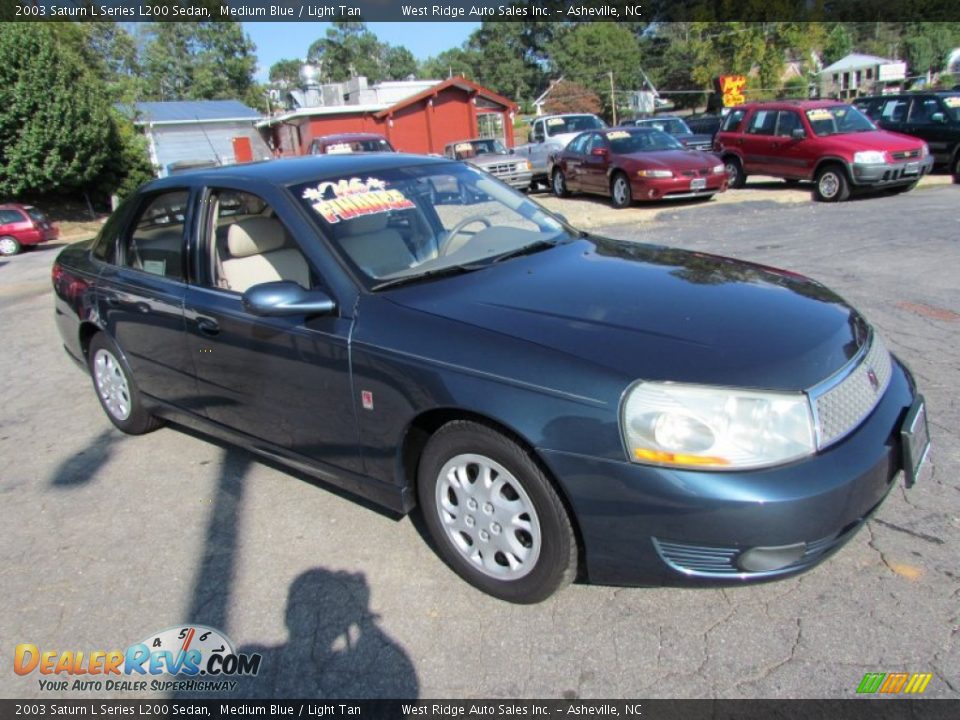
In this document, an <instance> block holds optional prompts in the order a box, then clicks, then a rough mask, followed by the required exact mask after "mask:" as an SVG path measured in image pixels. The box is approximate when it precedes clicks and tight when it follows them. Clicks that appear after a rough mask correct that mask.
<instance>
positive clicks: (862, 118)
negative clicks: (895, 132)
mask: <svg viewBox="0 0 960 720" xmlns="http://www.w3.org/2000/svg"><path fill="white" fill-rule="evenodd" d="M807 120H809V121H810V127H811V128H813V132H814V133H815V134H817V135H819V136H820V137H823V136H825V135H846V134H849V133H858V132H867V131H869V130H876V129H877V126H876V125H874V124H873V122H872V121H871V120H870V118H868V117H867V116H866V115H864V114H863V113H862V112H860V111H859V110H857V109H856V108H855V107H853V105H834V106H831V107H824V108H814V109H813V110H807Z"/></svg>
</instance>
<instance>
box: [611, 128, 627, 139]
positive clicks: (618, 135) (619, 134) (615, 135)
mask: <svg viewBox="0 0 960 720" xmlns="http://www.w3.org/2000/svg"><path fill="white" fill-rule="evenodd" d="M628 137H630V133H628V132H627V131H626V130H617V131H616V132H608V133H607V139H608V140H620V139H621V138H628Z"/></svg>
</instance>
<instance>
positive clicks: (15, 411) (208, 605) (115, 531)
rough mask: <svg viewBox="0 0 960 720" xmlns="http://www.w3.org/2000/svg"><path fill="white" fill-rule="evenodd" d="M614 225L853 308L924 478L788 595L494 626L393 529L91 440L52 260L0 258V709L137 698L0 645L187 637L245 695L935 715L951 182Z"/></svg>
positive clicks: (398, 526)
mask: <svg viewBox="0 0 960 720" xmlns="http://www.w3.org/2000/svg"><path fill="white" fill-rule="evenodd" d="M735 194H736V193H730V194H729V195H730V196H734V195H735ZM551 202H552V201H551ZM578 202H593V203H598V204H600V203H604V201H603V200H601V199H595V200H588V201H578ZM631 212H632V211H622V212H620V213H618V214H617V215H616V223H617V224H613V225H607V226H605V227H603V228H602V229H601V230H599V231H600V232H602V233H603V234H607V235H610V236H612V237H617V238H622V239H630V240H641V241H647V242H656V243H662V244H666V245H671V246H678V247H685V248H691V249H695V250H700V251H708V252H716V253H720V254H727V255H733V256H736V257H739V258H743V259H748V260H752V261H755V262H760V263H764V264H769V265H777V266H782V267H786V268H789V269H792V270H796V271H799V272H802V273H805V274H808V275H811V276H813V277H814V278H816V279H818V280H820V281H822V282H824V283H826V284H827V285H829V286H830V287H832V288H834V289H835V290H837V291H839V292H840V293H841V294H842V295H844V296H845V297H846V298H847V299H848V300H849V301H851V302H852V303H853V304H854V305H856V306H857V307H859V308H860V309H861V310H862V311H863V312H864V313H865V314H866V316H867V317H868V319H870V320H871V321H872V322H873V323H874V324H875V325H876V326H877V327H878V328H879V330H880V331H881V333H882V334H883V335H884V337H885V339H886V341H887V344H888V346H889V347H890V348H891V349H892V350H893V351H894V352H896V353H897V354H898V355H899V356H900V357H901V358H902V359H903V360H904V361H905V362H906V363H907V364H908V365H909V366H910V367H911V368H912V369H913V371H914V373H915V374H916V376H917V378H918V381H919V383H920V386H921V390H922V392H924V394H925V395H926V397H927V400H928V403H929V415H930V422H931V433H932V437H933V442H934V456H933V458H934V461H935V467H934V472H933V474H932V477H930V478H929V479H928V480H927V481H926V482H924V483H923V484H919V485H917V486H916V487H914V488H913V489H911V490H910V491H905V490H903V489H897V490H895V491H894V492H893V493H891V495H890V496H889V498H888V499H887V501H886V503H885V504H884V505H883V506H882V507H881V509H880V511H879V513H878V514H877V516H876V517H875V518H874V519H873V520H872V521H871V522H869V523H868V525H867V528H866V530H864V531H862V532H860V533H859V534H858V535H857V536H856V537H855V538H854V539H853V540H852V541H851V542H850V543H849V545H847V546H846V547H845V548H844V549H843V550H842V551H840V552H839V553H838V554H837V555H835V556H834V557H833V558H831V559H830V560H828V561H827V562H826V563H825V564H822V565H820V566H819V567H817V568H815V569H814V570H813V571H811V572H809V573H807V574H805V575H803V576H801V577H799V578H795V579H791V580H786V581H781V582H775V583H771V584H766V585H759V586H749V587H742V588H737V589H731V590H723V591H721V590H678V589H657V588H653V589H649V588H648V589H634V588H611V587H597V586H586V585H574V586H572V587H570V588H568V589H567V590H565V591H564V592H562V593H561V594H560V595H558V596H556V597H555V598H553V599H551V600H550V601H548V602H546V603H543V604H541V605H536V606H532V607H520V606H512V605H508V604H505V603H502V602H499V601H497V600H494V599H492V598H490V597H487V596H485V595H482V594H481V593H479V592H478V591H475V590H473V589H472V588H470V587H469V586H467V585H466V584H465V583H463V582H462V581H460V580H459V579H458V578H457V577H456V576H455V575H454V574H453V573H452V572H451V571H450V570H448V569H447V568H446V567H445V566H444V565H443V563H442V562H441V561H440V560H439V559H438V558H437V556H436V555H434V553H433V551H432V550H431V549H430V548H429V547H428V545H427V544H426V542H425V541H424V539H423V537H422V536H421V534H420V532H419V531H418V529H417V526H416V524H414V523H413V522H411V520H410V519H402V520H397V519H396V518H393V517H389V516H386V515H383V514H381V513H379V512H377V511H375V510H373V509H371V508H369V507H367V506H365V505H363V504H358V503H356V502H353V501H352V500H350V499H349V498H348V497H346V496H345V495H342V494H340V493H337V492H333V491H331V490H329V489H327V488H325V487H323V486H322V485H320V484H319V483H317V482H314V481H312V480H310V479H308V478H306V477H304V476H301V475H298V474H296V473H291V472H288V471H286V470H281V469H279V468H277V467H273V466H271V465H267V464H264V463H262V462H260V461H258V460H257V459H255V458H254V457H253V456H252V455H250V454H248V453H247V452H245V451H244V450H242V449H237V448H232V447H228V446H225V445H222V444H219V443H217V442H214V441H212V440H210V439H208V438H206V437H203V436H200V435H197V434H193V433H189V432H187V431H185V430H182V429H177V428H171V427H167V428H163V429H161V430H159V431H157V432H156V433H154V434H151V435H149V436H145V437H141V438H129V437H125V436H123V435H121V434H120V433H119V432H117V431H116V430H114V429H113V428H112V426H111V425H110V423H109V422H108V421H107V419H106V417H105V416H104V414H103V413H102V411H101V409H100V406H99V405H98V403H97V400H96V397H95V396H94V393H93V390H92V388H91V386H90V382H89V380H88V379H87V378H85V377H84V375H83V374H82V373H81V372H80V371H79V370H77V368H76V367H75V366H74V365H73V364H72V363H71V362H70V361H69V360H68V358H67V356H66V355H65V353H64V352H63V351H62V349H61V348H60V343H59V338H58V336H57V333H56V329H55V327H54V324H53V316H52V297H51V292H50V288H49V268H50V264H51V262H52V260H53V258H54V257H55V255H56V252H57V250H56V248H48V249H43V250H37V251H33V252H29V253H26V254H24V255H21V256H17V257H13V258H5V259H3V260H0V314H2V317H3V343H2V345H0V373H2V377H3V378H4V384H3V392H2V398H3V402H2V405H0V477H2V482H0V527H2V528H4V530H5V531H6V532H5V542H3V544H2V546H0V587H3V588H4V597H5V598H6V600H7V602H5V603H3V606H2V607H0V637H2V638H3V639H4V644H3V647H2V648H0V696H3V697H20V698H28V697H44V696H46V697H77V698H80V697H85V696H98V697H102V696H105V695H109V696H116V697H128V698H129V697H142V696H143V695H142V694H132V693H126V692H111V693H104V692H94V693H90V694H85V693H82V692H80V693H59V692H54V693H49V692H45V691H42V690H41V689H40V687H39V685H38V681H37V677H38V676H37V675H36V674H33V675H31V676H29V677H20V676H17V675H16V674H15V673H14V671H13V667H12V665H13V663H12V660H13V651H14V646H15V645H16V644H18V643H28V642H29V643H35V644H37V645H38V646H40V647H41V648H42V649H57V650H66V649H70V650H81V649H82V650H91V651H92V650H111V649H119V648H125V647H127V646H128V645H130V644H132V643H134V642H137V641H139V640H142V639H144V638H146V637H147V636H150V635H152V634H153V633H155V632H157V631H159V630H162V629H164V628H168V627H172V626H179V625H182V624H185V623H188V622H193V623H202V624H206V625H210V626H213V627H217V628H220V629H222V630H224V631H225V632H226V634H227V635H228V636H229V637H230V638H231V639H232V640H233V642H234V643H235V645H236V646H238V648H239V649H240V650H242V651H247V652H250V651H256V652H260V653H262V654H263V656H264V660H263V666H262V667H263V671H262V672H261V674H260V675H259V676H258V677H256V678H250V679H245V680H244V681H243V682H242V687H241V688H239V689H238V690H237V691H236V694H237V695H239V696H244V697H270V696H274V695H275V696H284V697H303V698H309V697H410V696H420V697H498V696H502V697H565V698H574V697H582V698H609V697H649V698H654V697H772V698H792V697H853V696H854V695H855V689H856V687H857V685H858V684H859V682H860V680H861V678H862V677H863V675H864V673H867V672H899V671H905V672H929V673H932V674H933V679H932V681H931V682H930V684H929V686H928V687H927V689H926V692H925V696H926V697H935V698H946V697H951V698H960V643H958V641H960V602H958V601H960V563H958V560H957V558H958V553H957V548H958V547H960V482H958V476H960V450H958V447H960V442H958V441H960V401H958V396H957V390H956V388H957V387H960V290H958V287H960V285H958V280H957V272H958V269H960V240H958V239H960V186H949V185H943V184H941V185H937V186H935V187H928V188H922V189H920V190H917V191H915V192H911V193H908V194H906V195H900V196H887V197H878V198H870V199H862V200H854V201H851V202H848V203H844V204H840V205H819V204H813V203H810V202H806V201H798V202H791V203H789V204H780V203H778V202H774V201H772V200H767V199H765V198H764V197H763V195H762V193H761V194H760V195H756V194H754V195H750V196H749V199H747V200H746V201H744V202H732V201H725V202H722V203H714V204H706V205H704V204H699V205H697V206H696V207H693V208H688V207H681V208H678V209H677V210H676V212H674V211H673V210H672V209H671V208H669V207H666V208H663V209H661V211H659V213H658V215H657V216H656V218H655V219H654V220H651V221H645V222H643V223H642V224H638V218H637V217H634V216H632V215H631V214H630V213H631ZM638 212H639V211H638ZM621 218H622V219H621ZM953 443H958V444H957V445H954V444H953Z"/></svg>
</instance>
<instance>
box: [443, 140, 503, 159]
mask: <svg viewBox="0 0 960 720" xmlns="http://www.w3.org/2000/svg"><path fill="white" fill-rule="evenodd" d="M506 153H507V148H505V147H504V146H503V143H502V142H500V141H499V140H470V141H467V142H459V143H456V144H455V145H454V146H453V156H454V157H455V158H456V159H457V160H464V159H466V158H472V157H478V156H480V155H505V154H506Z"/></svg>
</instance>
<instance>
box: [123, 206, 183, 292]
mask: <svg viewBox="0 0 960 720" xmlns="http://www.w3.org/2000/svg"><path fill="white" fill-rule="evenodd" d="M189 199H190V193H189V191H187V190H174V191H173V192H165V193H162V194H160V195H154V196H153V197H151V198H149V199H147V200H146V201H145V202H144V204H143V205H142V206H141V208H140V211H139V212H138V213H137V215H136V217H135V218H134V222H133V224H132V225H131V227H130V229H129V230H128V231H127V233H126V235H125V236H124V237H123V238H122V241H121V245H122V247H123V253H122V255H121V258H122V263H121V264H123V265H126V266H127V267H131V268H134V269H135V270H140V271H142V272H146V273H150V274H151V275H162V276H163V277H168V278H171V279H174V280H182V279H183V228H184V224H185V222H186V215H187V202H188V201H189Z"/></svg>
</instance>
